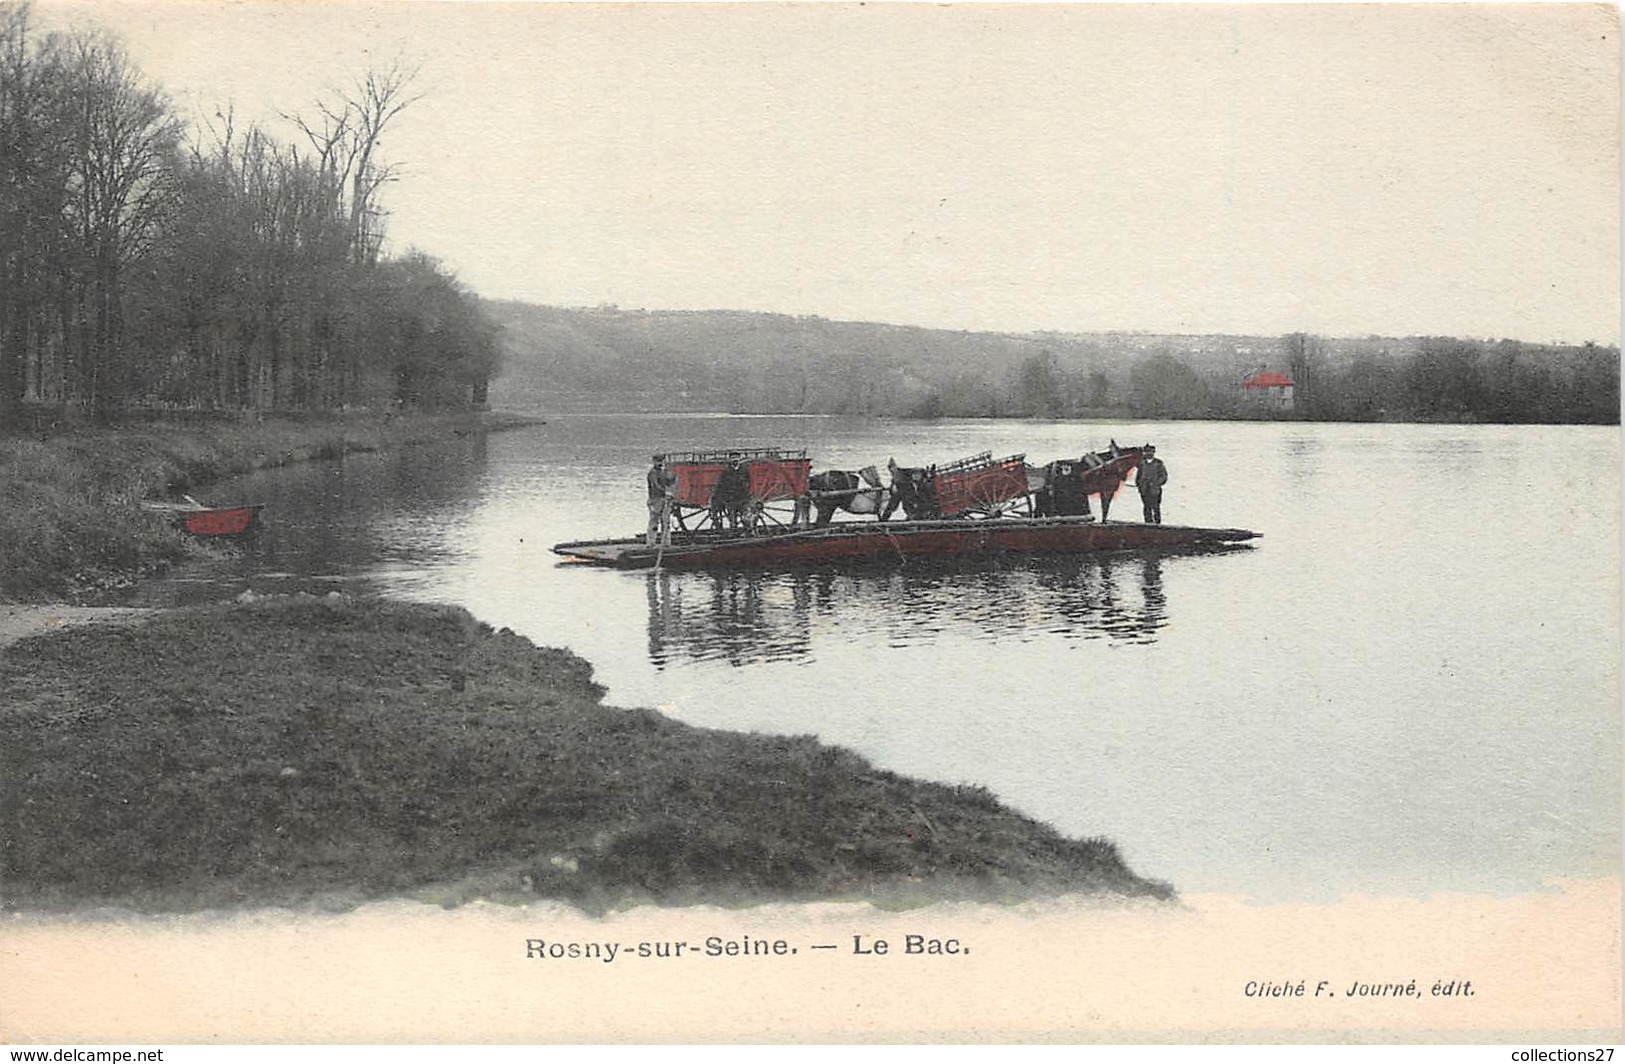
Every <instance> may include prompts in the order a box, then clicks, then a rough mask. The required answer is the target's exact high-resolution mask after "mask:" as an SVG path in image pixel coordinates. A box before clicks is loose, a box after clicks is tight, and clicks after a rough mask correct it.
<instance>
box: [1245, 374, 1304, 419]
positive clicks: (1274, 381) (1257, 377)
mask: <svg viewBox="0 0 1625 1064" xmlns="http://www.w3.org/2000/svg"><path fill="white" fill-rule="evenodd" d="M1292 387H1293V386H1292V378H1291V377H1288V376H1286V375H1285V374H1281V373H1276V372H1274V371H1273V370H1263V369H1261V370H1259V371H1258V372H1257V373H1254V374H1253V375H1252V376H1251V377H1248V378H1247V379H1246V380H1244V381H1242V382H1241V391H1242V394H1243V395H1245V396H1246V397H1247V399H1248V400H1249V401H1250V402H1254V403H1258V404H1259V405H1261V406H1270V407H1276V408H1278V409H1281V410H1291V409H1292Z"/></svg>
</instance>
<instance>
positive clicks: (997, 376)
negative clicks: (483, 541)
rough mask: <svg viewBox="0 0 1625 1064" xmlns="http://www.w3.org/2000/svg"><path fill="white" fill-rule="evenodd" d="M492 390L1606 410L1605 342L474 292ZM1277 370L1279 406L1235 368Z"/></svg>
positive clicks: (1116, 413) (1011, 405)
mask: <svg viewBox="0 0 1625 1064" xmlns="http://www.w3.org/2000/svg"><path fill="white" fill-rule="evenodd" d="M487 306H488V308H489V310H490V312H491V314H492V315H493V317H495V318H496V320H498V321H499V322H500V323H501V324H502V327H503V333H502V342H503V344H504V346H505V348H506V355H505V359H506V365H507V366H508V372H507V373H506V375H505V376H504V377H503V378H502V379H501V380H500V381H498V382H497V383H495V384H493V393H494V394H495V395H496V397H497V398H498V399H499V400H500V401H503V402H506V403H510V404H514V405H526V406H533V407H537V408H541V409H557V410H572V409H574V410H579V409H589V410H590V409H644V410H713V411H715V410H720V411H733V412H749V413H818V414H867V415H875V416H883V417H1043V418H1090V417H1095V418H1111V417H1135V418H1262V417H1295V418H1309V419H1319V420H1337V421H1455V422H1511V423H1516V422H1551V423H1563V422H1570V423H1594V424H1617V423H1618V422H1619V400H1620V393H1619V350H1618V348H1614V347H1600V346H1597V345H1595V344H1582V345H1561V344H1534V343H1525V342H1521V341H1516V340H1470V339H1458V338H1453V337H1433V336H1425V337H1399V338H1396V337H1377V336H1371V337H1360V338H1329V337H1316V336H1309V335H1305V334H1303V333H1295V334H1291V335H1288V336H1265V337H1259V336H1187V335H1171V334H1169V335H1162V334H1150V333H1022V334H1012V333H973V332H961V331H950V330H940V329H922V328H913V327H908V326H899V325H877V324H867V323H860V322H841V321H828V320H826V319H823V318H817V317H791V316H787V315H781V314H755V313H744V312H733V311H703V312H701V311H694V312H687V311H643V310H623V309H619V308H615V307H598V308H590V309H563V308H556V307H538V306H532V305H529V304H525V303H516V302H503V303H488V304H487ZM1260 369H1270V370H1274V371H1276V372H1279V373H1283V374H1285V375H1288V376H1290V377H1291V378H1292V380H1293V381H1294V382H1295V384H1296V392H1297V394H1296V396H1295V402H1294V405H1293V407H1292V408H1291V409H1290V410H1288V409H1283V408H1281V407H1279V406H1270V405H1267V404H1262V403H1260V402H1258V401H1256V400H1255V399H1253V398H1251V397H1249V395H1248V393H1247V392H1246V391H1245V390H1244V389H1243V388H1242V387H1241V383H1242V381H1243V380H1244V379H1246V378H1247V377H1248V376H1249V375H1251V374H1253V373H1254V372H1256V371H1258V370H1260Z"/></svg>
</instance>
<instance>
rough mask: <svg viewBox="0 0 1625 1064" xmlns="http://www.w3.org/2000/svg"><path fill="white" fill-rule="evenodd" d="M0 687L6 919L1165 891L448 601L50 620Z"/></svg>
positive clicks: (1078, 848) (970, 798)
mask: <svg viewBox="0 0 1625 1064" xmlns="http://www.w3.org/2000/svg"><path fill="white" fill-rule="evenodd" d="M0 692H3V694H0V788H3V794H0V855H3V866H0V884H3V890H4V904H5V906H7V907H8V908H12V909H29V910H38V909H60V908H76V907H82V906H91V905H116V906H122V907H131V908H136V909H142V910H155V911H172V910H191V909H199V908H212V907H219V906H234V905H267V904H300V903H305V902H319V903H322V904H329V905H331V904H335V903H337V904H350V903H355V902H359V901H362V900H365V899H369V898H377V897H387V896H400V895H408V896H416V897H421V898H426V899H434V900H439V901H442V902H456V901H462V900H467V899H469V898H472V897H476V896H484V897H496V898H530V897H536V896H543V897H551V898H562V899H567V900H570V901H572V902H574V903H577V904H579V905H582V906H584V907H586V908H589V909H602V908H606V907H613V906H618V905H624V904H631V903H635V902H639V901H657V902H661V903H687V902H696V901H702V900H705V901H718V902H728V903H735V902H743V901H750V900H765V899H770V898H771V899H790V898H798V899H811V898H839V897H880V898H884V899H889V900H892V901H895V902H899V903H901V902H906V901H909V900H925V899H930V898H940V897H975V898H984V899H994V898H1010V899H1013V898H1019V897H1024V896H1029V895H1032V894H1039V893H1042V894H1052V893H1061V892H1086V893H1109V894H1117V895H1132V896H1149V897H1159V898H1160V897H1168V896H1170V895H1171V891H1170V890H1169V888H1167V887H1166V886H1164V885H1162V884H1158V883H1153V882H1149V881H1146V880H1143V879H1141V878H1139V877H1137V876H1136V875H1134V874H1133V873H1132V872H1131V871H1129V870H1128V869H1127V868H1126V867H1125V866H1124V864H1123V862H1122V861H1121V860H1120V859H1119V857H1118V855H1117V852H1116V850H1115V849H1114V847H1113V846H1112V845H1111V844H1110V843H1109V842H1106V841H1104V840H1100V839H1090V840H1083V841H1077V840H1071V839H1067V838H1064V837H1062V836H1061V835H1059V834H1057V833H1056V832H1055V831H1054V830H1053V829H1051V828H1049V827H1047V826H1045V825H1042V824H1039V823H1036V822H1034V821H1031V820H1028V819H1026V818H1024V817H1022V816H1020V815H1019V814H1017V813H1015V812H1013V811H1011V810H1010V809H1007V808H1005V807H1004V806H1002V805H1000V804H999V803H998V802H997V801H996V800H995V799H994V798H993V797H992V796H991V795H989V794H988V793H987V792H986V791H983V790H980V789H977V788H968V787H950V786H943V785H939V784H933V783H924V782H919V781H915V780H910V779H906V778H903V777H900V776H897V775H894V774H892V773H889V772H884V771H880V770H877V769H875V768H874V767H873V766H871V765H869V764H868V763H866V762H865V761H864V760H863V759H862V758H860V757H858V756H856V755H854V754H852V753H850V752H848V751H845V750H841V749H838V748H833V747H829V746H824V745H822V744H820V743H819V742H817V741H816V740H814V739H812V738H806V737H798V738H777V737H768V736H761V735H745V734H735V733H729V732H719V731H709V730H705V729H700V728H695V727H692V726H689V725H685V724H681V723H678V722H675V721H672V720H670V719H668V718H666V717H663V716H661V715H660V714H657V713H654V712H651V711H647V710H621V709H614V708H610V707H605V706H603V705H602V704H601V703H600V700H599V699H600V694H601V692H600V690H599V688H597V687H596V686H595V685H594V684H593V683H592V680H591V676H590V669H589V667H588V666H587V665H586V664H585V663H584V662H582V661H581V660H580V659H578V658H575V657H573V656H572V655H570V654H568V653H567V652H565V651H560V650H552V649H538V648H536V647H534V646H533V645H532V644H531V643H530V642H529V641H527V640H525V639H523V638H522V637H519V636H516V635H513V634H512V633H509V632H507V631H505V630H504V631H502V632H495V633H493V632H492V631H491V630H490V629H489V628H487V627H486V626H483V625H481V624H479V623H478V622H476V621H474V620H473V618H471V617H470V616H469V615H468V614H467V613H465V612H463V611H461V610H457V609H453V608H448V607H431V606H423V605H412V604H406V603H397V602H389V601H385V600H360V601H350V600H348V599H341V598H337V597H331V598H328V599H314V598H308V597H295V598H287V599H272V600H267V601H262V602H256V603H249V604H232V605H225V606H216V607H208V608H200V609H190V610H178V611H173V612H169V613H165V614H161V615H158V616H155V617H154V618H153V619H152V620H150V621H148V622H146V623H143V624H138V625H132V626H129V627H121V628H102V629H96V628H86V629H73V630H67V631H60V632H56V633H52V634H50V635H46V636H39V637H36V638H33V639H30V640H25V641H23V642H21V643H18V644H15V645H14V646H13V647H12V648H11V649H10V650H9V651H5V652H0Z"/></svg>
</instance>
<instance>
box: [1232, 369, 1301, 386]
mask: <svg viewBox="0 0 1625 1064" xmlns="http://www.w3.org/2000/svg"><path fill="white" fill-rule="evenodd" d="M1241 386H1242V387H1243V388H1290V387H1292V378H1291V377H1284V376H1282V375H1281V374H1279V373H1267V372H1266V373H1255V374H1253V375H1252V376H1251V377H1248V378H1247V379H1246V380H1244V381H1242V382H1241Z"/></svg>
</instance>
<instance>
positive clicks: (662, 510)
mask: <svg viewBox="0 0 1625 1064" xmlns="http://www.w3.org/2000/svg"><path fill="white" fill-rule="evenodd" d="M676 491H677V474H676V473H673V472H672V471H671V470H670V469H667V468H666V456H665V455H663V454H657V455H655V457H654V465H652V466H650V467H649V531H648V534H647V535H646V536H645V537H644V544H645V545H646V546H650V547H652V546H654V545H655V537H656V536H657V535H658V536H659V539H660V545H661V546H662V547H669V546H671V508H672V505H673V496H674V493H675V492H676Z"/></svg>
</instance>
